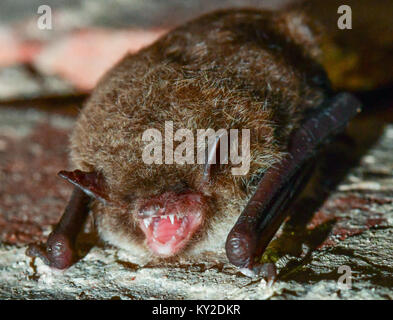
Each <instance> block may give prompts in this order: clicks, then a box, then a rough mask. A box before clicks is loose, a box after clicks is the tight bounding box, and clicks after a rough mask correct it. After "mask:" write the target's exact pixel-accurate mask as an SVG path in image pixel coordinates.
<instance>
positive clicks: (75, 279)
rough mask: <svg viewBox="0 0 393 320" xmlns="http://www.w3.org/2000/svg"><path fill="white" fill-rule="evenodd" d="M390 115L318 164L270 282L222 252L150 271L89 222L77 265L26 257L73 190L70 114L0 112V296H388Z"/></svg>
mask: <svg viewBox="0 0 393 320" xmlns="http://www.w3.org/2000/svg"><path fill="white" fill-rule="evenodd" d="M390 113H391V112H390ZM390 113H389V115H388V116H386V115H382V116H379V117H369V118H368V119H367V118H361V119H359V121H357V122H355V124H354V125H353V126H351V127H350V130H349V132H350V133H351V132H354V133H355V134H354V135H351V136H353V138H352V140H349V142H348V141H346V142H345V141H344V142H343V143H341V144H339V145H338V146H335V147H334V148H330V149H332V150H330V151H327V152H326V155H324V156H323V157H322V158H321V160H320V161H319V163H320V164H319V169H318V170H319V173H317V174H316V178H314V180H315V181H316V182H318V184H315V182H314V184H313V183H310V186H311V187H309V188H308V189H309V190H308V191H306V192H305V194H304V195H303V197H302V198H301V199H300V200H299V201H298V203H297V204H296V205H295V206H293V208H292V211H293V213H292V216H291V218H290V219H289V220H288V221H287V222H286V224H284V225H283V226H282V228H281V229H280V231H279V232H278V234H277V236H276V238H275V239H274V240H273V242H272V243H271V245H270V246H269V248H268V250H267V251H266V253H265V255H264V257H263V259H264V260H265V261H273V262H275V263H276V265H277V268H278V279H277V281H276V282H275V283H274V284H272V285H271V286H267V285H266V282H265V280H263V279H260V278H257V279H249V278H247V277H245V276H243V275H242V274H241V273H239V272H238V271H237V270H236V269H235V268H234V267H232V266H231V265H229V264H228V263H227V262H226V259H225V254H224V251H221V252H217V253H212V254H211V256H208V257H206V259H205V260H204V261H202V260H200V261H182V262H181V263H179V264H173V263H169V264H166V265H143V263H142V262H141V261H138V260H136V259H135V257H133V256H132V255H130V254H129V253H127V252H124V251H122V250H118V249H116V248H112V247H109V246H106V245H105V244H102V243H100V242H97V239H96V238H95V236H94V232H93V231H92V228H90V226H91V223H90V222H89V223H88V226H87V228H86V233H85V234H84V235H82V237H81V239H80V246H81V249H80V250H81V253H82V255H84V257H83V258H82V259H81V260H80V261H79V262H78V263H76V264H75V265H74V266H72V267H71V268H70V269H68V270H66V271H56V270H52V269H50V268H49V267H47V266H46V265H44V264H43V263H42V262H41V261H40V260H38V259H31V258H29V257H27V256H26V255H25V250H26V247H27V244H28V243H30V242H33V241H42V240H44V239H45V238H46V236H47V235H48V234H49V232H50V230H51V228H52V226H53V225H54V224H55V223H56V222H57V220H58V219H59V217H60V215H61V213H62V210H63V208H64V207H65V204H66V201H67V198H68V197H69V195H70V191H71V190H70V186H69V185H67V184H66V183H65V182H63V181H61V179H59V178H57V177H56V172H57V171H58V170H60V169H64V168H67V166H68V162H67V136H68V134H69V132H70V130H71V128H72V124H73V118H68V117H64V116H59V115H53V114H48V113H44V112H39V111H34V110H16V109H10V108H3V109H0V181H1V183H0V239H1V244H0V298H3V299H119V298H120V299H164V298H165V299H392V298H393V291H392V288H393V282H392V275H393V259H392V256H393V245H392V241H391V240H392V237H393V228H392V227H393V125H391V124H388V125H385V124H384V122H383V120H381V119H387V118H388V117H389V116H390ZM343 146H344V147H343ZM345 150H346V151H345ZM347 151H348V152H347ZM321 181H322V182H321ZM316 186H317V187H316ZM310 190H311V191H310ZM343 265H346V266H349V267H350V268H351V270H352V288H351V289H346V288H341V287H340V286H339V284H338V279H339V277H340V276H341V275H342V274H339V273H338V269H339V267H340V266H343Z"/></svg>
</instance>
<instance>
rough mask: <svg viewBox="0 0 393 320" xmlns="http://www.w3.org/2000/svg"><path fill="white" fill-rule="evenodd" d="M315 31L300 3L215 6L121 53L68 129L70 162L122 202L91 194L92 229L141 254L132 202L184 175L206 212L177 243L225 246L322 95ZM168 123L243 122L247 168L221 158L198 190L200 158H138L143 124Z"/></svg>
mask: <svg viewBox="0 0 393 320" xmlns="http://www.w3.org/2000/svg"><path fill="white" fill-rule="evenodd" d="M314 29H315V28H314V27H312V26H311V24H310V23H309V21H308V20H307V17H305V16H303V15H302V14H301V13H298V12H287V13H285V12H284V13H275V12H269V11H258V10H251V9H250V10H248V9H245V10H226V11H218V12H214V13H212V14H208V15H205V16H202V17H200V18H198V19H196V20H194V21H191V22H189V23H187V24H185V25H183V26H181V27H179V28H177V29H175V30H173V31H172V32H170V33H169V34H167V35H165V36H164V37H162V38H161V39H159V40H158V41H157V42H155V43H154V44H153V45H151V46H149V47H147V48H145V49H144V50H141V51H140V52H139V53H137V54H135V55H127V56H126V57H125V58H124V59H123V60H122V61H120V62H119V63H118V64H117V65H116V66H115V67H114V68H113V69H112V70H110V71H109V72H108V73H107V74H106V75H105V77H104V78H103V79H102V80H101V81H100V83H99V84H98V86H97V88H96V89H95V91H94V92H93V94H92V96H91V98H90V99H89V101H88V102H87V104H86V106H85V108H84V109H83V110H82V112H81V114H80V116H79V119H78V121H77V124H76V128H75V131H74V133H73V135H72V138H71V158H72V161H73V163H74V164H75V166H76V167H77V168H79V169H81V170H85V171H92V170H96V171H99V172H102V173H103V176H104V177H105V180H106V183H107V185H108V187H109V192H110V197H111V198H112V199H116V200H117V201H119V202H121V203H124V204H125V206H124V207H122V208H121V207H119V206H115V205H112V206H111V205H109V206H106V207H105V206H104V205H102V204H100V203H98V202H97V203H94V205H93V212H94V214H95V218H96V221H97V227H98V230H99V232H100V234H101V236H102V238H103V239H104V240H106V241H109V242H111V243H112V244H114V245H117V246H120V247H123V248H126V249H129V250H133V251H136V250H139V249H141V252H144V250H145V249H144V248H145V247H144V244H143V236H142V233H141V231H140V230H139V229H138V227H137V226H136V219H135V217H134V215H135V203H136V199H148V198H149V197H151V196H152V195H157V194H160V193H161V192H163V191H164V190H168V189H170V188H171V187H173V186H174V185H176V184H177V183H179V182H184V183H186V184H187V185H188V186H189V187H190V188H191V189H193V190H196V191H200V192H202V193H203V194H205V195H206V196H207V197H208V199H209V218H208V219H206V224H205V226H204V228H203V230H202V231H201V232H200V233H199V234H198V236H196V237H194V240H193V242H194V245H193V246H189V248H188V250H187V251H186V252H187V253H192V252H195V251H198V252H200V251H204V250H215V249H217V248H222V249H223V247H224V243H225V238H226V234H227V233H228V231H229V230H230V228H231V227H232V224H233V223H234V222H235V221H236V218H237V217H238V215H239V214H240V212H241V210H242V209H243V208H244V206H245V204H246V202H247V200H248V199H249V197H250V196H251V194H252V192H253V191H254V190H255V185H256V183H257V181H258V179H259V177H260V175H261V173H262V172H263V171H264V170H266V168H268V167H269V166H271V165H273V164H274V163H275V162H276V161H278V160H279V159H280V157H281V155H282V154H283V152H285V150H286V142H287V141H288V135H289V134H290V132H291V130H292V129H293V128H294V127H295V126H296V125H297V124H298V123H299V121H300V120H301V118H302V116H303V114H304V111H305V110H306V109H309V108H313V107H316V106H318V105H319V104H320V103H321V102H322V101H323V100H324V98H325V96H326V92H327V90H326V89H325V88H327V87H328V81H327V80H326V77H325V73H324V72H323V70H322V68H321V67H320V66H319V64H318V63H317V62H316V61H317V60H316V59H317V57H318V53H319V49H318V42H317V36H316V35H315V31H314ZM168 120H170V121H173V123H174V130H176V129H179V128H188V129H192V130H193V132H196V129H198V128H200V129H207V128H213V129H215V130H218V129H220V128H224V129H230V128H237V129H242V128H244V129H250V131H251V164H250V171H249V173H248V174H247V175H246V176H244V177H236V176H232V174H231V171H230V170H231V165H222V166H220V167H219V169H218V170H217V171H216V172H215V174H214V175H213V177H212V181H211V182H210V184H208V185H206V186H205V187H204V188H203V190H199V188H200V185H201V179H202V172H203V165H198V164H195V165H175V164H174V165H165V164H163V165H155V164H153V165H146V164H145V163H143V161H142V150H143V147H144V146H145V142H143V141H142V133H143V132H144V130H146V129H149V128H156V129H159V130H160V131H161V132H164V123H165V121H168ZM138 248H139V249H138Z"/></svg>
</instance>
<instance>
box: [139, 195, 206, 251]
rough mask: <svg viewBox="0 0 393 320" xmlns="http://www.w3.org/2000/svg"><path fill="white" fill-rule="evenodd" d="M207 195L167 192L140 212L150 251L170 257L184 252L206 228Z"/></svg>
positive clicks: (140, 220) (152, 200)
mask: <svg viewBox="0 0 393 320" xmlns="http://www.w3.org/2000/svg"><path fill="white" fill-rule="evenodd" d="M204 209H205V200H204V198H203V196H202V195H201V194H199V193H195V192H184V193H181V194H177V193H174V192H166V193H164V194H162V195H160V196H158V197H154V198H152V199H149V200H148V201H146V202H145V203H144V205H143V206H142V207H141V209H140V210H139V226H140V228H141V229H142V231H143V233H144V234H145V236H146V243H147V245H148V246H149V248H150V250H151V251H152V252H153V253H155V254H157V255H160V256H164V257H169V256H173V255H175V254H177V253H178V252H180V251H181V250H182V249H183V248H184V247H185V246H186V245H187V243H188V242H189V240H190V239H191V237H192V236H193V235H194V234H195V232H196V231H197V230H199V229H200V228H201V226H202V222H203V217H204Z"/></svg>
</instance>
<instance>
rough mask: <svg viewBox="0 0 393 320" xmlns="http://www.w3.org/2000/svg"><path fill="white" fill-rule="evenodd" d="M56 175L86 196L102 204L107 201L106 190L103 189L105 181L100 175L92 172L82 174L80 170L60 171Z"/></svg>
mask: <svg viewBox="0 0 393 320" xmlns="http://www.w3.org/2000/svg"><path fill="white" fill-rule="evenodd" d="M58 175H59V176H60V177H61V178H63V179H65V180H67V181H68V182H71V183H72V184H73V185H74V186H76V187H78V188H80V189H81V190H82V191H83V192H85V193H86V194H87V195H89V196H91V197H93V198H95V199H97V200H100V201H101V202H103V203H106V202H107V201H109V197H108V194H107V190H106V187H105V180H104V177H103V176H102V174H100V173H97V172H95V171H93V172H84V171H81V170H75V171H64V170H63V171H60V172H59V173H58Z"/></svg>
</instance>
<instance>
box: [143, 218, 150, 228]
mask: <svg viewBox="0 0 393 320" xmlns="http://www.w3.org/2000/svg"><path fill="white" fill-rule="evenodd" d="M150 222H151V218H145V219H143V223H144V224H145V226H146V228H149V225H150Z"/></svg>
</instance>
